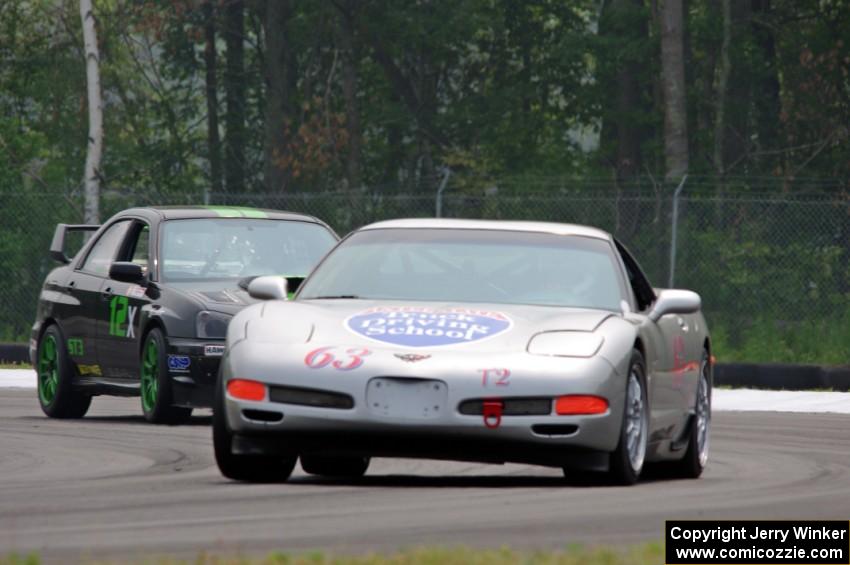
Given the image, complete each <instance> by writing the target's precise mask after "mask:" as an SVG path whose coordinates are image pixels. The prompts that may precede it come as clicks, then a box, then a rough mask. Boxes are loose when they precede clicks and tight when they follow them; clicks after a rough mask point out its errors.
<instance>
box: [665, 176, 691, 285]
mask: <svg viewBox="0 0 850 565" xmlns="http://www.w3.org/2000/svg"><path fill="white" fill-rule="evenodd" d="M686 180H688V175H687V174H685V175H684V176H683V177H682V180H681V181H679V186H677V187H676V190H675V192H673V226H672V227H671V230H670V232H671V233H670V279H669V280H668V281H667V288H673V283H674V281H675V280H676V243H677V240H678V237H679V195H680V194H681V193H682V189H683V188H685V181H686Z"/></svg>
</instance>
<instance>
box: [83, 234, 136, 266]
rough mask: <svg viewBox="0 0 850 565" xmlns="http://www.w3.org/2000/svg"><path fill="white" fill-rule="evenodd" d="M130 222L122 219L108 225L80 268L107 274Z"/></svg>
mask: <svg viewBox="0 0 850 565" xmlns="http://www.w3.org/2000/svg"><path fill="white" fill-rule="evenodd" d="M130 224H131V222H130V221H129V220H122V221H120V222H116V223H114V224H112V225H111V226H109V227H108V228H107V229H106V231H105V232H103V233H102V234H101V236H100V237H99V238H98V239H97V241H96V242H95V244H94V247H92V249H91V251H89V254H88V257H86V260H85V262H84V263H83V266H82V269H83V270H84V271H86V272H89V273H92V274H95V275H100V276H103V277H105V276H106V275H107V274H109V266H110V265H112V262H113V261H114V260H115V256H116V255H118V247H119V246H120V245H121V243H122V242H123V241H124V236H126V235H127V229H128V228H129V227H130Z"/></svg>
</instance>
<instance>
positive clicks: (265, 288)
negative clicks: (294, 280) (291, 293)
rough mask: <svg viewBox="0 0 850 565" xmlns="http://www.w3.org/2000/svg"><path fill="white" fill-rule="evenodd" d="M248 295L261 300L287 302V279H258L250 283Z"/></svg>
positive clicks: (269, 277)
mask: <svg viewBox="0 0 850 565" xmlns="http://www.w3.org/2000/svg"><path fill="white" fill-rule="evenodd" d="M248 294H249V295H250V296H252V297H253V298H257V299H259V300H286V279H285V278H283V277H275V276H264V277H257V278H255V279H254V280H252V281H251V282H249V283H248Z"/></svg>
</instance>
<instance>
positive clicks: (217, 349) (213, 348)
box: [204, 345, 224, 357]
mask: <svg viewBox="0 0 850 565" xmlns="http://www.w3.org/2000/svg"><path fill="white" fill-rule="evenodd" d="M204 355H206V356H207V357H221V356H222V355H224V346H223V345H205V346H204Z"/></svg>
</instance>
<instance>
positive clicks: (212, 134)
mask: <svg viewBox="0 0 850 565" xmlns="http://www.w3.org/2000/svg"><path fill="white" fill-rule="evenodd" d="M203 10H204V35H205V44H204V65H205V67H206V76H205V80H206V91H207V152H208V153H209V160H210V187H211V188H212V192H217V193H220V192H222V185H221V140H220V139H219V136H218V77H217V76H216V73H217V64H216V58H217V57H216V49H215V12H214V8H213V0H206V1H205V2H204V4H203Z"/></svg>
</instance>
